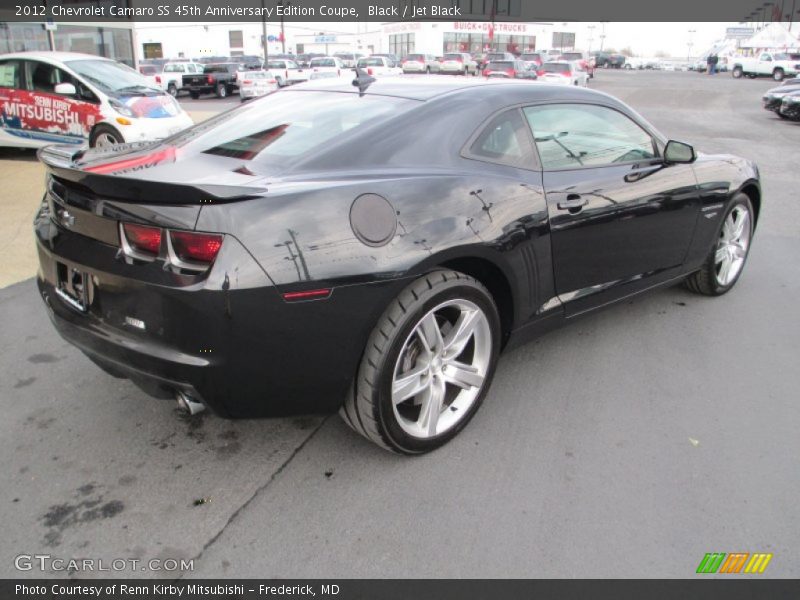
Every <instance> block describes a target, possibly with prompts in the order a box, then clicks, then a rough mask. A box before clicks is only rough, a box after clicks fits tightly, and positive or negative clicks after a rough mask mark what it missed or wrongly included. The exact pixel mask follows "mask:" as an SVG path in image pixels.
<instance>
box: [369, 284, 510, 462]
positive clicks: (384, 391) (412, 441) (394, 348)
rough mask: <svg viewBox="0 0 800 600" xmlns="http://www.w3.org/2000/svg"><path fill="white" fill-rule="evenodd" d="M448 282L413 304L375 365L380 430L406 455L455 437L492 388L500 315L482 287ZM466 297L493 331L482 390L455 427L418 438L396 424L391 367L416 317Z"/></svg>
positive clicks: (498, 343)
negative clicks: (434, 434)
mask: <svg viewBox="0 0 800 600" xmlns="http://www.w3.org/2000/svg"><path fill="white" fill-rule="evenodd" d="M448 283H449V284H450V285H447V286H442V289H441V290H439V291H437V292H436V293H435V294H433V295H432V296H430V297H429V298H427V299H426V300H425V301H423V302H422V303H415V304H416V305H415V306H414V308H413V309H412V310H410V311H409V312H408V313H407V314H406V315H405V318H404V319H403V321H402V323H398V325H399V326H398V327H397V328H396V329H395V330H394V333H393V334H392V336H391V338H390V340H389V345H390V348H391V350H390V351H389V352H387V353H386V354H385V356H384V358H383V360H382V361H381V364H379V365H377V367H378V372H379V377H378V386H377V388H376V389H375V390H374V392H373V393H374V394H376V395H377V397H376V398H375V399H374V400H375V402H374V405H375V406H376V407H377V412H378V414H377V415H376V417H377V419H378V420H379V421H380V423H381V424H382V426H383V427H382V428H383V430H384V431H385V432H386V435H387V436H388V437H389V438H390V443H391V444H392V445H393V446H394V447H396V448H397V449H398V450H400V451H401V452H404V453H407V454H419V453H423V452H428V451H430V450H433V449H435V448H438V447H439V446H441V445H443V444H445V443H446V442H447V441H449V440H450V439H452V438H453V437H455V436H456V435H457V434H458V432H459V431H461V430H462V429H463V428H464V427H465V426H466V425H467V423H469V421H470V420H471V419H472V417H473V415H474V414H475V412H476V411H477V410H478V408H479V407H480V405H481V404H482V402H483V399H484V397H485V396H486V393H487V391H488V390H489V388H490V387H491V384H492V379H493V377H494V371H495V367H496V365H497V360H498V356H499V354H500V335H501V334H500V317H499V315H498V312H497V308H496V307H495V305H494V302H493V301H492V299H491V297H490V296H489V295H488V293H487V292H485V291H483V289H482V288H480V287H477V286H475V285H470V284H466V283H465V280H463V279H462V280H454V281H450V282H448ZM456 298H458V299H463V300H469V301H470V302H473V303H475V304H476V305H478V306H479V307H480V308H481V310H482V311H483V312H484V315H486V319H487V320H488V322H489V328H490V330H491V332H492V356H491V360H490V361H489V366H488V368H487V374H486V379H485V381H484V384H483V389H482V390H481V393H480V394H479V395H478V397H477V398H476V399H475V401H474V402H473V404H472V406H470V408H469V410H468V411H467V414H466V416H464V417H463V418H462V419H461V420H460V421H459V422H458V423H457V424H456V425H455V426H453V427H452V428H451V429H449V430H448V431H446V432H444V433H442V434H440V435H437V436H435V437H432V438H429V439H419V438H415V437H413V436H410V435H409V434H407V433H406V432H405V431H403V429H402V427H401V426H400V425H399V424H398V422H397V419H396V417H395V415H394V408H393V406H392V394H391V389H392V380H393V377H394V368H395V365H396V363H397V359H398V357H399V355H400V351H401V350H402V348H403V344H404V343H405V341H406V339H407V338H408V336H409V335H411V332H412V331H413V330H414V328H415V327H416V326H417V324H418V323H419V320H420V319H421V318H422V317H423V316H424V315H425V314H426V313H427V312H428V311H430V310H431V309H433V308H435V307H436V306H438V305H439V304H441V303H442V302H446V301H447V300H452V299H456Z"/></svg>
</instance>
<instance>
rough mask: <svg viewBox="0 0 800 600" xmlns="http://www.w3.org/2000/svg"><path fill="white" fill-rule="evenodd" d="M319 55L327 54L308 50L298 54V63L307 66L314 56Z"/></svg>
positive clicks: (303, 66)
mask: <svg viewBox="0 0 800 600" xmlns="http://www.w3.org/2000/svg"><path fill="white" fill-rule="evenodd" d="M318 56H325V55H324V54H323V53H322V52H307V53H305V54H298V55H297V64H298V65H299V66H300V67H302V68H305V67H307V66H308V65H309V63H310V62H311V59H312V58H316V57H318Z"/></svg>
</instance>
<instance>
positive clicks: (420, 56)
mask: <svg viewBox="0 0 800 600" xmlns="http://www.w3.org/2000/svg"><path fill="white" fill-rule="evenodd" d="M406 60H418V61H420V62H422V61H424V60H425V55H424V54H409V55H408V56H407V57H406Z"/></svg>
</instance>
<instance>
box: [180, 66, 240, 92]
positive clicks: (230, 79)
mask: <svg viewBox="0 0 800 600" xmlns="http://www.w3.org/2000/svg"><path fill="white" fill-rule="evenodd" d="M246 70H247V67H246V66H245V65H244V63H235V62H226V63H212V64H208V65H205V66H204V67H203V72H202V73H187V74H185V75H184V76H183V87H185V88H187V89H188V90H189V95H190V96H191V97H192V98H194V99H197V98H199V97H200V95H201V94H216V95H217V97H218V98H227V97H228V95H230V94H232V93H233V92H235V91H236V90H238V89H239V81H238V78H237V73H239V72H240V71H246Z"/></svg>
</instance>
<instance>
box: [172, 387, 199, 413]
mask: <svg viewBox="0 0 800 600" xmlns="http://www.w3.org/2000/svg"><path fill="white" fill-rule="evenodd" d="M175 400H177V401H178V408H180V409H181V410H183V411H184V412H186V413H188V414H190V415H196V414H198V413H201V412H203V411H204V410H205V409H206V405H205V404H203V403H202V402H198V401H197V400H196V399H195V398H192V397H191V396H190V395H189V394H187V393H186V392H184V391H183V390H177V391H176V392H175Z"/></svg>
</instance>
